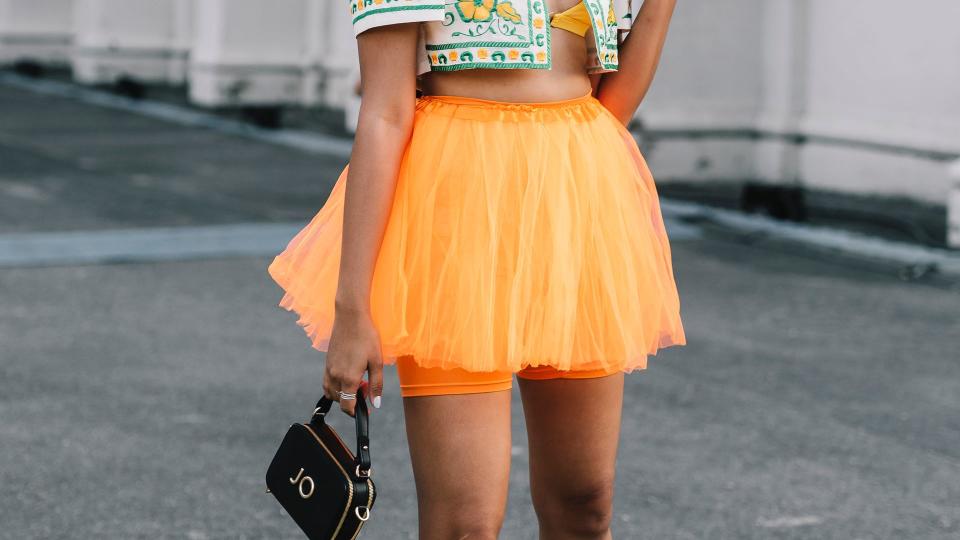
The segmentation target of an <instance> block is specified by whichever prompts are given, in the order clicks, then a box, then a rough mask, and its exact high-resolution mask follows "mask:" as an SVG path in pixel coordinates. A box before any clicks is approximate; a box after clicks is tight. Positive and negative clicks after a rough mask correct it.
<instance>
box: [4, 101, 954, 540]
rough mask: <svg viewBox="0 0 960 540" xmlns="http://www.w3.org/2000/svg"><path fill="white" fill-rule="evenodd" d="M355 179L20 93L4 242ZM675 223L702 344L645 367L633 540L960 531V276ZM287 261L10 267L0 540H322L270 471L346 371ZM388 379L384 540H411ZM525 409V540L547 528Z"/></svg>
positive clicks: (175, 221) (626, 476)
mask: <svg viewBox="0 0 960 540" xmlns="http://www.w3.org/2000/svg"><path fill="white" fill-rule="evenodd" d="M344 163H345V160H344V157H343V156H342V155H329V156H325V155H322V154H316V153H308V152H303V151H298V150H294V149H291V148H285V147H283V146H282V145H276V144H271V143H268V142H264V141H258V140H255V139H251V138H249V137H242V136H237V135H233V134H228V133H223V132H221V131H217V130H215V129H205V128H202V127H196V126H192V127H191V126H183V125H177V124H175V123H170V122H164V121H161V120H158V119H156V118H148V117H144V116H142V115H138V114H134V113H130V112H123V111H117V110H111V109H108V108H103V107H96V106H91V105H89V104H84V103H81V102H78V101H76V100H72V99H66V98H57V97H52V96H49V95H41V94H37V93H33V92H29V91H26V90H22V89H15V88H11V87H8V86H3V85H0V236H2V235H16V234H21V233H50V234H51V235H57V234H59V233H61V232H67V231H87V232H90V233H91V234H92V233H94V232H103V233H106V234H109V233H110V232H111V231H115V230H156V229H157V228H164V227H166V228H169V227H198V228H199V227H207V226H212V225H216V226H219V225H229V224H235V223H244V224H251V223H253V224H256V223H260V224H263V225H264V226H269V225H271V224H272V225H276V224H289V223H296V222H304V221H306V220H307V219H308V218H309V217H310V216H312V214H313V213H314V212H315V211H316V210H317V209H318V208H319V206H320V205H322V203H323V200H324V198H325V196H326V194H327V193H329V189H330V187H331V186H332V185H333V182H334V180H335V179H336V175H337V173H338V172H339V170H340V168H341V167H342V166H343V164H344ZM654 172H656V171H654ZM668 228H670V229H671V231H672V232H674V233H675V234H674V242H673V248H674V253H673V255H674V266H675V270H676V274H677V280H678V284H679V287H680V293H681V299H682V312H683V317H684V322H685V327H686V330H687V338H688V342H689V344H688V345H687V346H686V347H682V348H673V349H667V350H664V351H662V352H661V353H660V354H658V355H657V356H655V357H652V358H651V359H650V362H649V367H648V369H647V370H645V371H642V372H636V373H634V374H631V375H629V376H627V379H626V381H627V391H626V395H625V398H624V421H623V427H622V436H621V446H620V452H619V461H618V467H619V468H618V470H619V476H618V478H617V484H616V502H615V516H614V524H613V531H614V537H615V538H618V539H620V538H624V539H843V540H849V539H900V538H904V539H955V538H957V537H960V284H958V282H957V280H956V278H953V277H949V276H936V275H930V276H928V275H922V276H914V275H910V274H907V275H905V274H904V272H903V268H901V267H899V266H897V265H892V264H884V263H881V262H877V261H873V260H864V259H860V258H857V257H854V256H844V255H842V254H828V253H824V252H823V251H820V250H815V249H811V248H809V247H807V246H805V245H803V244H802V243H799V242H795V241H792V240H789V239H779V238H776V237H771V236H769V235H766V236H763V237H759V236H757V235H752V234H745V233H743V232H741V231H736V230H729V229H726V228H724V227H721V226H716V225H711V224H709V223H698V222H696V220H690V221H688V222H681V221H671V223H668ZM691 231H692V232H691ZM91 238H93V240H91V242H94V243H95V242H96V241H97V240H96V238H98V237H95V236H93V237H91ZM145 242H146V241H145ZM0 245H2V243H0ZM8 245H13V244H8ZM91 245H92V244H91ZM147 247H149V245H148V246H147ZM264 249H265V250H268V249H269V245H265V247H264ZM144 251H145V252H146V251H149V249H147V248H144ZM267 253H268V251H265V253H264V254H260V255H256V254H253V255H251V254H237V253H221V254H217V253H215V252H207V253H206V254H205V255H203V256H196V254H192V255H190V256H184V257H183V260H177V258H176V257H175V256H172V257H170V258H169V260H163V261H157V260H146V259H137V258H132V259H130V260H128V261H127V262H125V263H116V262H114V263H109V264H102V263H96V264H93V263H87V264H76V263H60V264H56V263H44V264H31V263H29V262H24V263H23V264H21V265H14V264H11V265H8V266H7V267H4V268H0V482H2V485H3V489H0V538H9V539H11V540H19V539H33V538H37V539H60V538H71V539H74V538H76V539H93V538H111V539H112V538H121V539H126V538H151V539H159V538H187V539H191V540H200V539H208V538H209V539H213V538H217V539H219V538H223V539H228V538H229V539H232V538H250V539H254V538H256V539H259V538H291V539H294V538H299V537H300V535H299V532H298V530H297V529H296V528H295V526H294V525H293V523H292V522H291V521H290V520H289V518H288V517H287V516H285V515H284V514H283V512H282V510H281V509H280V507H279V506H278V505H277V504H276V502H275V501H274V500H273V498H272V497H271V496H270V495H268V494H265V493H264V489H263V474H264V472H265V469H266V466H267V464H268V462H269V460H270V458H271V457H272V453H273V451H274V450H275V447H276V445H277V444H278V442H279V440H280V438H281V437H282V435H283V432H284V431H285V429H286V427H287V425H289V423H290V422H293V421H298V420H302V419H305V416H306V415H307V414H308V413H309V412H310V410H311V407H312V405H313V401H315V400H316V398H317V397H318V395H319V392H320V390H319V387H320V381H321V375H322V367H323V364H322V355H321V354H320V353H317V352H316V351H314V350H312V349H311V348H310V347H309V342H308V341H307V339H306V337H305V336H304V334H303V332H302V331H301V330H300V328H299V327H298V326H297V325H296V324H295V322H294V321H295V317H294V316H293V315H292V314H290V313H287V312H285V311H283V310H281V309H280V308H279V307H277V302H278V301H279V299H280V295H281V291H280V290H279V288H278V287H277V286H276V285H274V284H273V282H272V281H271V280H270V279H269V277H268V276H267V274H266V267H267V265H268V263H269V261H270V257H269V255H268V254H267ZM0 255H2V254H0ZM905 277H907V278H910V279H904V278H905ZM386 377H387V381H386V384H387V387H386V390H385V395H384V405H383V408H381V409H379V410H376V411H374V414H373V417H372V426H371V432H372V438H373V443H372V453H373V459H374V462H375V470H376V473H375V474H376V477H375V480H376V482H377V485H378V488H379V489H380V495H379V498H378V501H377V505H376V507H375V509H374V512H373V518H372V519H371V521H370V522H369V524H368V525H367V526H366V527H365V529H364V534H363V535H362V537H363V538H370V539H396V538H415V537H416V534H415V531H416V501H415V493H414V487H413V480H412V472H411V469H410V465H409V456H408V452H407V449H406V441H405V436H404V430H403V415H402V408H401V402H400V398H399V395H398V389H397V382H396V376H395V371H394V370H393V369H392V368H388V369H387V371H386ZM513 403H514V408H513V413H514V423H513V425H514V439H513V446H514V456H513V468H512V473H511V485H510V500H509V508H508V512H507V519H506V523H505V525H504V528H503V531H502V535H501V537H502V538H505V539H533V538H536V525H535V517H534V514H533V510H532V508H531V506H530V503H529V497H528V481H527V478H526V474H527V466H528V463H527V458H526V438H525V435H524V429H523V418H522V411H521V409H520V402H519V395H518V394H517V391H516V389H514V402H513ZM334 422H335V425H336V426H337V427H338V428H339V429H341V430H343V431H345V432H349V430H350V429H351V424H350V423H349V422H348V421H347V419H346V418H345V417H343V416H342V415H334Z"/></svg>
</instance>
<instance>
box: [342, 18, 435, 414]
mask: <svg viewBox="0 0 960 540" xmlns="http://www.w3.org/2000/svg"><path fill="white" fill-rule="evenodd" d="M418 32H419V27H418V24H417V23H407V24H395V25H387V26H382V27H377V28H373V29H370V30H367V31H365V32H362V33H361V34H359V35H358V36H357V45H358V48H359V54H360V80H361V88H362V95H363V101H362V102H361V105H360V118H359V121H358V124H357V132H356V137H355V138H354V143H353V151H352V153H351V156H350V165H349V169H348V171H347V179H346V187H345V192H344V205H343V238H342V245H341V252H340V273H339V279H338V282H337V293H336V302H335V304H336V308H335V315H334V323H333V329H332V331H331V336H330V345H329V347H328V350H327V358H326V367H325V370H324V383H323V387H324V393H325V394H326V395H327V396H328V397H330V398H331V399H334V400H338V396H337V391H340V390H342V391H344V392H356V389H357V388H358V387H359V386H360V384H361V382H362V379H363V373H364V371H368V372H369V375H368V379H369V386H368V389H367V393H368V397H369V398H370V399H371V401H372V403H373V405H374V406H375V407H379V405H380V395H381V393H382V392H383V371H382V368H383V358H382V351H381V349H380V337H379V334H378V333H377V330H376V328H375V327H374V325H373V321H372V318H371V313H370V288H371V283H372V281H373V270H374V265H375V263H376V261H377V255H378V253H379V251H380V245H381V242H382V241H383V234H384V230H385V229H386V225H387V220H388V218H389V216H390V209H391V207H392V201H393V196H394V191H395V188H396V180H397V174H398V171H399V168H400V159H401V157H402V155H403V151H404V148H405V147H406V145H407V142H408V140H409V138H410V132H411V130H412V127H413V113H414V105H415V103H416V92H415V86H416V81H415V79H416V46H417V37H418ZM355 403H356V402H355V401H352V400H344V401H342V402H341V403H340V408H341V409H343V410H344V411H345V412H347V414H350V415H351V416H352V415H353V414H354V413H353V411H354V406H355Z"/></svg>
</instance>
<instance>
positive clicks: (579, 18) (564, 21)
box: [550, 2, 590, 36]
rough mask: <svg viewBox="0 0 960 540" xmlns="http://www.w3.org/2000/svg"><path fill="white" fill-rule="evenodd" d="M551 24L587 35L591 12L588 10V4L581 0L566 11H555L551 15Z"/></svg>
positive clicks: (579, 34)
mask: <svg viewBox="0 0 960 540" xmlns="http://www.w3.org/2000/svg"><path fill="white" fill-rule="evenodd" d="M550 26H553V27H554V28H560V29H562V30H566V31H568V32H573V33H574V34H577V35H578V36H585V35H587V30H590V12H588V11H587V6H586V5H584V3H583V2H580V3H579V4H577V5H575V6H573V7H571V8H570V9H568V10H566V11H561V12H560V13H554V14H553V16H552V17H550Z"/></svg>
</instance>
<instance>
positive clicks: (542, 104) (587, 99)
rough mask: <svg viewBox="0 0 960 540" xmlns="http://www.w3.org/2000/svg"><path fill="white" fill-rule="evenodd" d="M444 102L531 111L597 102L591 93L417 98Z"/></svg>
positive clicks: (425, 96)
mask: <svg viewBox="0 0 960 540" xmlns="http://www.w3.org/2000/svg"><path fill="white" fill-rule="evenodd" d="M431 102H435V103H446V104H450V105H461V106H472V107H481V108H485V109H503V110H520V111H532V110H542V109H563V108H566V107H577V106H581V105H584V104H587V103H599V101H597V99H596V98H595V97H593V93H592V92H590V93H587V94H584V95H582V96H579V97H575V98H570V99H561V100H557V101H498V100H493V99H482V98H475V97H468V96H452V95H423V96H421V97H419V98H417V104H418V105H425V104H427V103H431Z"/></svg>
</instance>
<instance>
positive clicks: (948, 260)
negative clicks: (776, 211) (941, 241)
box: [661, 200, 960, 275]
mask: <svg viewBox="0 0 960 540" xmlns="http://www.w3.org/2000/svg"><path fill="white" fill-rule="evenodd" d="M661 207H662V209H663V215H664V218H665V219H672V220H681V221H683V220H707V221H710V222H712V223H716V224H717V225H721V226H723V227H724V228H727V229H731V230H735V231H739V232H745V233H763V234H768V235H770V236H772V237H774V238H780V239H786V240H791V241H794V242H798V243H801V244H806V245H810V246H815V247H819V248H822V249H828V250H833V251H837V252H841V253H847V254H852V255H856V256H859V257H864V258H867V259H873V260H880V261H887V262H892V263H897V264H902V265H904V266H918V267H934V268H936V270H937V271H938V272H941V273H944V274H951V275H960V252H952V251H949V250H946V249H936V248H931V247H927V246H920V245H915V244H908V243H905V242H895V241H892V240H886V239H883V238H878V237H874V236H867V235H865V234H860V233H856V232H851V231H846V230H842V229H831V228H826V227H814V226H811V225H804V224H801V223H791V222H786V221H778V220H775V219H772V218H768V217H764V216H759V215H753V214H744V213H742V212H736V211H733V210H725V209H722V208H715V207H712V206H706V205H703V204H697V203H688V202H681V201H672V200H664V201H663V202H662V203H661Z"/></svg>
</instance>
